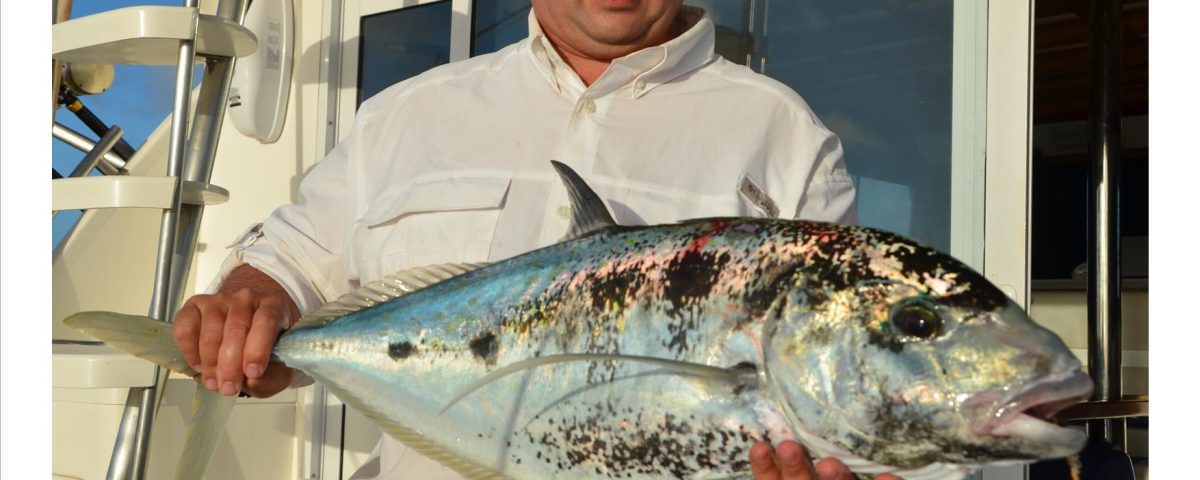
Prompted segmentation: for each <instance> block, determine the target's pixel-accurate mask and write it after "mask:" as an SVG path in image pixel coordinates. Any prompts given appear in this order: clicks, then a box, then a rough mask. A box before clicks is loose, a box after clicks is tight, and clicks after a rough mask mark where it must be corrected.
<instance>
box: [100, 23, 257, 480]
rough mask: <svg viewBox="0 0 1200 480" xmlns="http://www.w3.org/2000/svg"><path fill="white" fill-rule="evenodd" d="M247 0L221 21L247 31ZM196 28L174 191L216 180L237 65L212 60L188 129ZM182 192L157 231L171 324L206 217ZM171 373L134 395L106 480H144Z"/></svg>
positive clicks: (182, 72) (177, 130) (182, 75)
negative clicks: (216, 162) (152, 435)
mask: <svg viewBox="0 0 1200 480" xmlns="http://www.w3.org/2000/svg"><path fill="white" fill-rule="evenodd" d="M196 4H197V0H185V2H184V6H185V7H192V8H194V7H196ZM246 6H247V2H246V0H222V1H221V2H220V4H219V5H218V7H217V12H216V14H217V16H219V17H222V18H225V19H227V20H231V21H233V22H235V23H238V24H240V23H242V20H243V18H244V16H245V12H246ZM196 34H197V27H196V25H195V24H193V27H192V33H191V38H190V39H187V40H181V41H180V42H179V57H178V66H177V69H176V77H175V102H174V106H173V108H172V113H171V130H170V147H169V153H168V159H167V176H169V177H174V178H175V179H176V182H177V183H181V182H185V181H187V182H199V183H205V184H207V183H208V182H209V179H210V177H211V174H212V165H213V160H214V158H215V155H216V143H217V139H218V138H219V137H220V133H221V122H222V120H223V118H224V112H225V105H226V100H227V97H228V95H229V85H230V82H231V79H232V75H233V67H234V64H235V58H234V57H215V56H208V57H206V59H205V75H204V77H203V79H202V80H201V82H200V94H199V97H198V99H197V101H196V113H195V116H194V118H192V119H191V122H190V129H191V132H190V135H189V134H188V128H189V121H188V120H189V108H190V104H189V100H190V97H191V95H190V93H191V84H192V71H193V68H192V66H193V64H194V60H195V56H196V55H195V54H196V49H195V48H196ZM181 191H182V189H181V188H178V185H177V188H176V189H175V192H176V193H175V196H174V198H173V199H172V201H171V205H172V207H171V208H170V209H169V210H164V212H163V217H162V222H161V224H160V231H159V244H158V262H157V264H156V267H155V272H154V291H153V294H152V296H151V302H150V312H149V315H150V316H151V317H153V318H156V319H159V320H162V321H165V322H170V321H171V318H170V314H171V312H174V311H175V310H177V309H178V305H179V303H180V302H181V301H182V294H183V285H184V283H185V280H186V278H187V272H188V270H189V269H190V268H191V260H192V256H193V253H194V252H195V247H196V236H197V233H198V232H199V227H200V220H201V218H202V214H203V211H204V206H203V205H186V204H182V203H181V201H180V193H181ZM167 377H168V372H167V371H166V370H164V369H163V368H161V367H156V368H155V372H154V384H153V385H151V386H148V387H140V388H134V389H130V392H129V395H128V397H127V399H126V404H125V410H124V412H123V414H122V419H121V427H120V430H119V431H118V432H117V438H116V440H115V442H114V445H113V454H112V460H111V461H110V463H109V470H108V475H107V478H108V479H110V480H113V479H122V480H123V479H138V480H140V479H143V478H145V476H146V463H147V458H148V454H149V444H150V433H151V427H152V426H153V422H154V418H155V415H156V412H157V410H158V407H159V405H160V403H161V401H162V391H163V388H164V387H165V386H166V380H167Z"/></svg>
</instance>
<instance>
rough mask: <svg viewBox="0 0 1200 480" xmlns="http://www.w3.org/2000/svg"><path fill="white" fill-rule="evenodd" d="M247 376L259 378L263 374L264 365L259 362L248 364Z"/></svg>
mask: <svg viewBox="0 0 1200 480" xmlns="http://www.w3.org/2000/svg"><path fill="white" fill-rule="evenodd" d="M246 376H248V377H250V378H258V377H260V376H262V367H260V366H258V364H257V363H251V364H249V365H246Z"/></svg>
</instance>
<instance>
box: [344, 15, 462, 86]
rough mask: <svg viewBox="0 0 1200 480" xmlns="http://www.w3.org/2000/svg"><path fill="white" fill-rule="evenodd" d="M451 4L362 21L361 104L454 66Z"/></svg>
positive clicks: (363, 18)
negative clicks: (433, 71)
mask: <svg viewBox="0 0 1200 480" xmlns="http://www.w3.org/2000/svg"><path fill="white" fill-rule="evenodd" d="M450 15H451V10H450V0H442V1H440V2H434V3H430V4H426V5H420V6H416V7H410V8H403V9H399V10H392V11H390V12H384V13H378V14H375V15H369V16H365V17H362V24H361V26H360V29H359V38H360V39H361V40H360V42H361V43H360V45H359V48H360V50H359V51H360V52H361V56H360V61H359V71H358V104H359V105H362V102H363V100H366V99H368V98H371V96H373V95H375V94H376V93H379V92H380V91H382V90H383V89H385V88H387V87H390V86H392V85H394V84H395V83H397V82H399V81H401V80H404V79H406V78H409V77H412V76H414V75H417V74H419V73H421V72H424V71H425V70H429V69H430V68H433V67H436V66H438V65H441V64H444V63H450Z"/></svg>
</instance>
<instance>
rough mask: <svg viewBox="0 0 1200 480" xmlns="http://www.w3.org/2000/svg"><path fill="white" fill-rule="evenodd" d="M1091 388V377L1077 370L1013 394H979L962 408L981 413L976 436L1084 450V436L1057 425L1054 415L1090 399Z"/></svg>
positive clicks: (965, 402)
mask: <svg viewBox="0 0 1200 480" xmlns="http://www.w3.org/2000/svg"><path fill="white" fill-rule="evenodd" d="M1092 388H1093V384H1092V379H1091V377H1089V376H1087V375H1086V374H1084V373H1083V372H1082V371H1080V370H1072V371H1069V372H1064V373H1062V374H1059V375H1053V376H1051V377H1049V378H1046V379H1044V380H1041V381H1038V382H1036V383H1034V384H1032V385H1031V386H1029V387H1028V388H1026V389H1024V390H1021V391H1019V392H1016V393H1010V392H994V391H993V392H981V393H978V394H975V395H973V396H971V397H970V398H968V399H966V400H965V401H964V402H963V404H962V406H963V408H964V409H969V410H973V411H975V412H978V413H979V414H982V415H979V416H977V417H976V418H979V421H977V422H975V424H974V425H972V426H971V432H972V433H974V434H975V435H978V436H990V437H1020V438H1025V439H1028V440H1032V441H1035V442H1038V443H1050V444H1058V445H1062V446H1067V447H1069V448H1074V449H1075V450H1078V449H1081V448H1083V443H1084V441H1085V438H1084V437H1085V436H1084V434H1083V433H1082V432H1079V431H1077V430H1074V429H1071V428H1068V427H1064V426H1061V425H1059V423H1060V422H1059V420H1058V418H1057V415H1058V413H1059V412H1061V411H1062V410H1063V409H1065V408H1067V407H1069V406H1071V405H1075V404H1077V403H1080V402H1083V401H1085V400H1087V399H1088V398H1089V397H1091V395H1092ZM1076 447H1077V448H1076Z"/></svg>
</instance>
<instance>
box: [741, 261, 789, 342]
mask: <svg viewBox="0 0 1200 480" xmlns="http://www.w3.org/2000/svg"><path fill="white" fill-rule="evenodd" d="M801 269H802V267H801V266H800V265H795V264H793V265H779V266H772V265H761V264H760V265H759V266H758V267H757V268H755V270H754V276H755V277H756V278H757V279H758V280H757V281H756V282H755V285H754V286H753V287H752V288H750V289H749V291H748V292H747V294H746V305H747V306H748V307H749V308H750V311H751V312H752V313H753V315H752V316H756V315H761V314H762V313H763V312H766V311H767V310H770V308H771V306H772V305H773V304H774V303H775V302H776V301H777V300H779V299H780V298H782V297H783V296H784V295H786V294H787V292H788V291H789V290H791V289H793V288H796V287H798V285H797V282H799V281H801V280H800V279H799V278H797V274H798V273H800V271H801ZM747 321H749V320H747ZM739 327H740V325H739Z"/></svg>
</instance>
